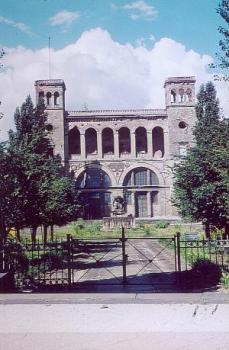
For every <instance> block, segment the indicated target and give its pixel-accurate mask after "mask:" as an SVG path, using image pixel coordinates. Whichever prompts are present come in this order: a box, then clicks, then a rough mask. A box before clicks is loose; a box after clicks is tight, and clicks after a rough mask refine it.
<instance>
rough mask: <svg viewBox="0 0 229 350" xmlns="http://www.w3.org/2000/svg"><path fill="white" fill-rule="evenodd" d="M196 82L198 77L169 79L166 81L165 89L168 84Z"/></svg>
mask: <svg viewBox="0 0 229 350" xmlns="http://www.w3.org/2000/svg"><path fill="white" fill-rule="evenodd" d="M195 82H196V77H194V76H190V77H169V78H167V79H166V81H165V84H164V87H165V86H166V85H167V84H171V83H195Z"/></svg>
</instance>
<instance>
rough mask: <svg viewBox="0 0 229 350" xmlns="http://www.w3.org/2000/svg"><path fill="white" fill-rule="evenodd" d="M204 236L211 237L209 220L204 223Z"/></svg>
mask: <svg viewBox="0 0 229 350" xmlns="http://www.w3.org/2000/svg"><path fill="white" fill-rule="evenodd" d="M205 236H206V238H207V239H210V238H211V230H210V225H209V222H206V223H205Z"/></svg>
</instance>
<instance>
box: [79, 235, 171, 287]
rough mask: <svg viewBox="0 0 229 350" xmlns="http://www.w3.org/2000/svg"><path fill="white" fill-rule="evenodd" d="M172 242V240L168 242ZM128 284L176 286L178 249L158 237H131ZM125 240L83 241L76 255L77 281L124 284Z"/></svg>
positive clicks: (127, 272)
mask: <svg viewBox="0 0 229 350" xmlns="http://www.w3.org/2000/svg"><path fill="white" fill-rule="evenodd" d="M166 244H167V245H168V246H169V245H172V244H173V242H172V240H168V241H166ZM125 249H126V255H127V266H126V274H127V283H128V284H129V285H131V284H134V285H138V284H139V285H154V286H155V285H163V284H164V285H172V284H174V283H175V274H174V272H175V268H176V266H175V255H174V251H173V250H171V249H169V248H168V247H165V246H163V245H161V244H160V243H159V242H158V240H152V239H128V240H127V241H126V243H125ZM122 259H123V257H122V246H121V242H120V241H119V240H118V239H116V240H107V241H94V242H93V241H81V242H80V253H76V254H75V257H74V267H75V269H74V274H73V280H74V282H78V283H79V282H80V283H91V284H92V283H93V284H100V285H101V284H103V285H105V284H106V285H108V284H109V285H120V284H122V281H123V264H122Z"/></svg>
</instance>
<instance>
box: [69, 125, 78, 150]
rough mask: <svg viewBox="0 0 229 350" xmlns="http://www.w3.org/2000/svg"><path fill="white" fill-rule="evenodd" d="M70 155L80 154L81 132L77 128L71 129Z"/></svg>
mask: <svg viewBox="0 0 229 350" xmlns="http://www.w3.org/2000/svg"><path fill="white" fill-rule="evenodd" d="M68 150H69V154H80V153H81V150H80V132H79V130H78V129H77V127H74V128H73V129H71V130H70V131H69V133H68Z"/></svg>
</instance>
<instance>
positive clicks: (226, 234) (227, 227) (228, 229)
mask: <svg viewBox="0 0 229 350" xmlns="http://www.w3.org/2000/svg"><path fill="white" fill-rule="evenodd" d="M228 238H229V223H227V224H226V225H225V228H224V234H223V239H228Z"/></svg>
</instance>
